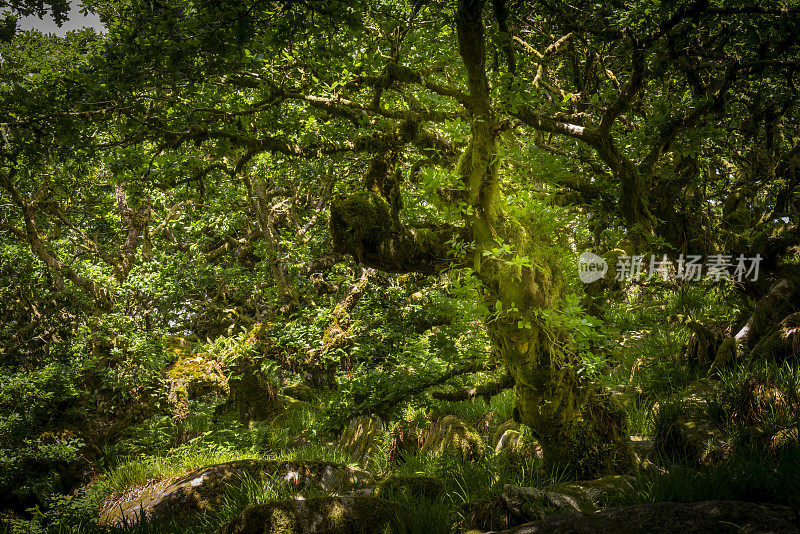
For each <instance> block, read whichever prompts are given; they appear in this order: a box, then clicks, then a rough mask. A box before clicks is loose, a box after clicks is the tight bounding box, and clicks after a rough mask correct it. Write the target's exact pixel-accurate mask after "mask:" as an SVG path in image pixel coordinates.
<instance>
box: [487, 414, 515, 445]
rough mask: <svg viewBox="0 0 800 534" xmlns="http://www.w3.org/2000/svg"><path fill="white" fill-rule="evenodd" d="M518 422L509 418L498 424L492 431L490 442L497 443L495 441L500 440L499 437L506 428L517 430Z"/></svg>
mask: <svg viewBox="0 0 800 534" xmlns="http://www.w3.org/2000/svg"><path fill="white" fill-rule="evenodd" d="M519 429H520V424H519V423H518V422H516V421H514V420H513V419H509V420H508V421H506V422H505V423H502V424H501V425H499V426H498V427H497V428H496V429H495V430H494V432H492V443H494V444H495V445H497V442H498V441H500V438H501V437H503V434H505V433H506V430H517V431H519Z"/></svg>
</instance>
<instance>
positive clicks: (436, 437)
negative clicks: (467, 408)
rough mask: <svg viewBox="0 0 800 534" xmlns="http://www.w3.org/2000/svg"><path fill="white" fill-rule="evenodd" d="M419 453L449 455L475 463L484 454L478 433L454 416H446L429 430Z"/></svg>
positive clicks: (482, 443)
mask: <svg viewBox="0 0 800 534" xmlns="http://www.w3.org/2000/svg"><path fill="white" fill-rule="evenodd" d="M420 452H421V453H423V454H436V455H441V454H444V453H451V454H457V455H460V456H461V457H462V458H464V459H465V460H470V461H477V460H480V459H481V458H482V457H483V455H484V454H485V444H484V442H483V438H481V435H480V434H478V432H477V431H476V430H475V429H474V428H472V427H470V426H469V425H468V424H467V423H465V422H464V421H461V420H460V419H459V418H457V417H456V416H454V415H448V416H447V417H445V418H444V419H442V420H441V421H439V422H438V423H436V424H435V425H434V426H433V428H432V429H431V432H430V434H429V435H428V436H427V437H426V438H425V442H424V443H423V444H422V448H421V449H420Z"/></svg>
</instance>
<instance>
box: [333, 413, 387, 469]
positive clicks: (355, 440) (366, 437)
mask: <svg viewBox="0 0 800 534" xmlns="http://www.w3.org/2000/svg"><path fill="white" fill-rule="evenodd" d="M383 436H384V433H383V421H381V419H380V418H379V417H371V416H368V415H362V416H361V417H356V418H355V419H353V420H352V421H350V424H348V425H347V429H346V430H345V431H344V433H343V434H342V435H341V436H340V438H339V446H340V447H341V448H342V449H343V450H345V451H347V452H348V453H349V454H350V458H351V459H352V460H353V461H354V462H363V461H365V460H368V459H369V458H370V457H371V456H372V454H373V453H374V452H375V450H376V449H377V448H378V447H379V446H380V445H381V443H382V441H383Z"/></svg>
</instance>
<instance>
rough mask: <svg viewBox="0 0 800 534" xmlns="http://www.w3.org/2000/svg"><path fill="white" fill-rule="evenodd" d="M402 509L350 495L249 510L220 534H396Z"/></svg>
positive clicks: (289, 501)
mask: <svg viewBox="0 0 800 534" xmlns="http://www.w3.org/2000/svg"><path fill="white" fill-rule="evenodd" d="M398 513H402V512H401V509H400V507H399V505H397V504H396V503H392V502H391V501H387V500H384V499H379V498H376V497H365V496H353V495H346V496H343V497H316V498H313V499H308V500H287V501H277V502H271V503H267V504H260V505H256V506H249V507H247V508H245V510H244V511H243V512H242V513H241V514H240V515H239V516H238V517H236V518H235V519H234V520H233V521H231V522H230V523H229V524H228V525H226V526H225V527H223V528H222V529H221V530H220V531H219V534H380V533H383V532H386V533H389V532H396V531H397V530H396V528H395V527H394V524H395V520H396V518H397V516H398Z"/></svg>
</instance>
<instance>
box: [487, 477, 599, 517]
mask: <svg viewBox="0 0 800 534" xmlns="http://www.w3.org/2000/svg"><path fill="white" fill-rule="evenodd" d="M501 498H502V499H503V502H504V503H505V505H506V507H508V509H509V511H510V512H512V513H513V514H514V516H516V517H518V518H520V519H522V520H524V521H530V520H531V519H542V518H545V517H547V516H550V515H553V514H559V513H564V512H593V511H594V510H595V508H594V506H593V504H592V503H591V501H589V500H588V499H585V498H583V497H575V496H573V495H567V494H565V493H557V492H554V491H544V490H540V489H538V488H525V487H520V486H513V485H511V484H506V485H505V486H504V488H503V493H502V495H501Z"/></svg>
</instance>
